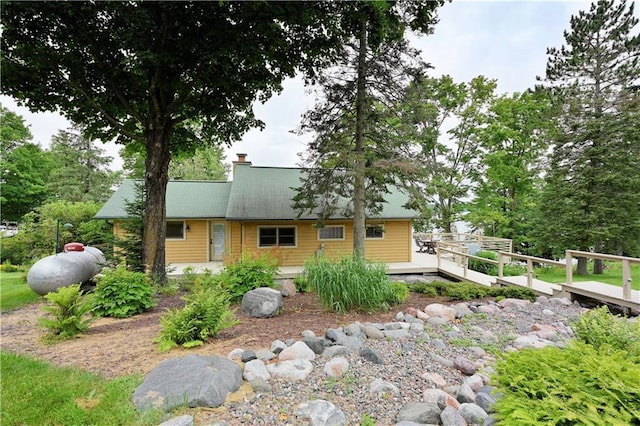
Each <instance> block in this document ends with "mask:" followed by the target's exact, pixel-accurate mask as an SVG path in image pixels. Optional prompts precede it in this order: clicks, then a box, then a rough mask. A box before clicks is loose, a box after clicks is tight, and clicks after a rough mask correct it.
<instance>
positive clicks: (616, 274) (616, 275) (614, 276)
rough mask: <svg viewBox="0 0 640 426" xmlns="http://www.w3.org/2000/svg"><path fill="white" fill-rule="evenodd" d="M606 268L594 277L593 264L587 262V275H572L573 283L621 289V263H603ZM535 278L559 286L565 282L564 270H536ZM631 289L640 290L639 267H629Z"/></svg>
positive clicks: (556, 268)
mask: <svg viewBox="0 0 640 426" xmlns="http://www.w3.org/2000/svg"><path fill="white" fill-rule="evenodd" d="M605 263H606V265H607V267H606V268H605V271H604V273H603V274H599V275H594V274H593V273H592V272H593V262H589V275H577V274H576V273H575V269H574V273H573V281H577V282H580V281H598V282H601V283H605V284H613V285H616V286H618V287H622V263H621V262H605ZM535 277H536V278H537V279H539V280H542V281H546V282H548V283H554V284H560V283H565V282H567V276H566V272H565V269H564V268H558V267H553V268H536V269H535ZM631 288H633V289H634V290H640V265H638V264H632V265H631Z"/></svg>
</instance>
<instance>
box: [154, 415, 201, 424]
mask: <svg viewBox="0 0 640 426" xmlns="http://www.w3.org/2000/svg"><path fill="white" fill-rule="evenodd" d="M194 424H195V423H194V422H193V417H192V416H190V415H188V414H185V415H184V416H178V417H174V418H172V419H169V420H167V421H166V422H162V423H160V424H159V425H158V426H193V425H194Z"/></svg>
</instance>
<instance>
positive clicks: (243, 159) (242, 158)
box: [231, 153, 251, 179]
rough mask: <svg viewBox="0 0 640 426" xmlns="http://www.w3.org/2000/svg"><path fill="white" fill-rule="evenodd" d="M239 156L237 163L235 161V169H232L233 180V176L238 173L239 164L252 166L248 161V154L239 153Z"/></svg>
mask: <svg viewBox="0 0 640 426" xmlns="http://www.w3.org/2000/svg"><path fill="white" fill-rule="evenodd" d="M236 155H237V156H238V159H237V160H236V161H234V162H233V163H232V164H233V167H232V168H231V178H232V179H233V176H234V175H235V173H236V166H237V165H239V164H246V165H249V166H250V165H251V161H247V154H244V153H238V154H236Z"/></svg>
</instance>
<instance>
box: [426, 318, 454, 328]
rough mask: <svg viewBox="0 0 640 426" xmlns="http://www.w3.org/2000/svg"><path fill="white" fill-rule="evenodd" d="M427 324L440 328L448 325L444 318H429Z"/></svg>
mask: <svg viewBox="0 0 640 426" xmlns="http://www.w3.org/2000/svg"><path fill="white" fill-rule="evenodd" d="M427 324H430V325H440V326H442V325H447V324H449V321H447V320H446V319H444V318H440V317H429V319H428V320H427Z"/></svg>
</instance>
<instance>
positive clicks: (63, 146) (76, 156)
mask: <svg viewBox="0 0 640 426" xmlns="http://www.w3.org/2000/svg"><path fill="white" fill-rule="evenodd" d="M49 150H50V151H51V154H52V157H53V160H54V162H55V167H54V168H53V169H52V170H51V174H50V175H49V181H48V183H47V188H48V190H49V191H50V192H51V193H52V194H53V197H54V198H57V199H62V200H66V201H71V202H76V201H98V202H105V201H107V200H108V199H109V197H110V196H111V194H112V192H113V187H114V186H115V185H117V184H118V183H119V182H120V181H121V173H120V172H113V171H111V170H109V165H110V164H111V162H112V161H113V157H109V156H106V155H104V154H105V151H104V149H102V148H99V147H97V146H96V145H95V142H94V141H92V140H91V139H90V138H88V137H86V136H84V135H83V134H82V128H81V127H79V126H74V127H72V128H70V129H67V130H61V131H59V132H58V133H57V134H56V135H55V136H53V138H52V140H51V146H50V148H49Z"/></svg>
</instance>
